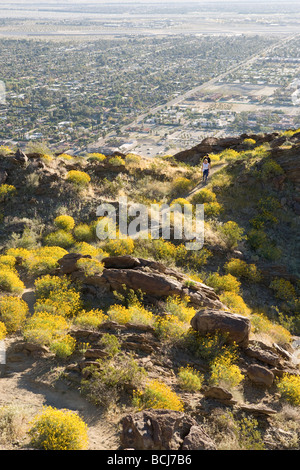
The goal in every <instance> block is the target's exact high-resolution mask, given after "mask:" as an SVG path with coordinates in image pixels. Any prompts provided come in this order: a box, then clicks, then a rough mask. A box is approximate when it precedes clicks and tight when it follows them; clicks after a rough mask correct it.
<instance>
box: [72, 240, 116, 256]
mask: <svg viewBox="0 0 300 470" xmlns="http://www.w3.org/2000/svg"><path fill="white" fill-rule="evenodd" d="M72 251H73V252H74V253H79V254H80V255H90V256H91V257H92V258H96V259H100V258H101V259H102V258H105V257H106V256H109V255H108V253H106V252H105V251H103V250H102V249H101V248H99V247H97V246H93V245H91V244H89V243H87V242H79V243H75V245H74V246H73V247H72Z"/></svg>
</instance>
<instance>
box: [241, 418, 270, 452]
mask: <svg viewBox="0 0 300 470" xmlns="http://www.w3.org/2000/svg"><path fill="white" fill-rule="evenodd" d="M234 433H235V434H236V436H237V440H238V445H239V448H240V449H241V450H265V444H264V441H263V438H262V435H261V432H260V430H259V425H258V421H257V420H256V419H255V418H253V417H246V416H244V417H242V418H241V419H239V420H237V421H236V423H235V427H234Z"/></svg>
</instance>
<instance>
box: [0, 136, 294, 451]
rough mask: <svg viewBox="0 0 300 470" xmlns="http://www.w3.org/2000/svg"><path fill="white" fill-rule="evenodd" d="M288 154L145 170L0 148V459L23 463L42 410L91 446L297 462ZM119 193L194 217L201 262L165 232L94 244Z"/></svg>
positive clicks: (290, 139) (178, 159)
mask: <svg viewBox="0 0 300 470" xmlns="http://www.w3.org/2000/svg"><path fill="white" fill-rule="evenodd" d="M299 140H300V133H299V132H297V131H287V132H285V133H282V134H281V135H279V134H271V135H259V136H257V135H251V136H249V135H242V136H240V137H237V138H232V139H214V138H209V139H205V140H204V141H203V142H201V143H200V144H199V145H198V146H196V147H194V148H192V149H190V150H186V151H185V152H181V153H180V154H177V155H174V156H173V157H171V156H166V157H160V158H156V159H148V158H145V157H143V156H138V155H131V154H128V155H122V154H114V155H110V156H104V155H101V154H88V155H82V156H77V157H73V156H71V155H66V154H62V155H55V154H53V153H51V152H50V151H48V150H47V149H43V150H41V149H38V148H37V149H36V150H35V151H32V149H31V151H30V152H29V151H26V149H25V151H21V150H19V149H9V148H4V147H2V148H0V205H1V208H0V209H1V226H0V245H1V253H0V293H1V295H0V339H1V340H2V339H3V341H4V344H5V347H6V359H7V360H6V364H3V365H2V366H1V367H2V375H1V378H0V401H1V405H2V408H1V412H0V428H1V429H4V426H5V432H3V433H2V435H3V437H1V438H0V446H1V447H2V448H7V449H10V448H22V449H24V448H29V449H31V448H33V447H34V444H33V442H32V440H30V432H29V422H30V419H31V418H32V417H33V416H36V415H37V413H38V411H40V410H41V409H42V406H43V405H45V404H46V405H50V406H52V407H55V408H58V409H69V410H77V412H78V414H79V415H80V416H81V418H82V419H83V420H84V421H85V422H86V423H87V424H88V428H89V431H88V433H89V444H88V448H90V449H118V448H120V449H127V448H130V449H132V448H133V449H142V450H144V449H148V450H159V449H160V450H164V449H172V450H200V449H207V450H212V449H214V450H222V449H231V450H247V449H264V450H277V449H299V442H300V441H299V439H300V414H299V404H300V377H299V362H300V359H299V358H298V352H299V349H298V348H299V344H300V340H299V337H300V323H299V313H300V311H299V287H300V286H299V268H300V266H299V250H298V246H299V212H300V210H299V207H300V199H299V171H300V169H299V161H300V160H299ZM208 155H209V156H210V157H211V161H212V170H211V174H210V177H209V180H208V183H207V184H206V185H203V184H202V181H201V180H202V175H201V160H202V158H203V157H204V156H208ZM120 196H127V198H128V200H129V201H132V202H138V203H143V204H148V205H150V204H151V203H154V202H155V203H172V202H174V201H176V202H180V203H185V202H188V203H192V204H197V203H199V204H200V203H201V204H202V203H203V204H204V211H205V243H204V247H203V248H202V249H201V250H199V251H189V250H187V249H186V246H185V243H184V240H176V239H174V238H172V233H173V229H174V225H173V226H172V227H171V239H170V240H164V239H161V238H160V239H151V237H149V238H148V239H136V240H132V239H130V238H127V239H123V240H120V239H117V240H100V239H98V237H97V235H96V224H97V222H98V218H97V214H96V210H97V207H98V205H99V204H101V203H102V202H110V203H111V204H113V205H114V206H115V207H116V209H118V198H119V197H120ZM173 224H176V221H173ZM16 379H18V380H16ZM18 383H19V384H20V385H19V386H20V387H22V391H20V390H19V391H18V385H17V384H18ZM12 391H13V394H15V396H17V397H21V398H20V402H17V403H16V400H15V402H14V403H13V404H14V410H13V413H12V396H13V395H12ZM29 391H30V396H29V395H27V394H28V393H29ZM62 391H63V393H62ZM66 392H67V395H65V393H66ZM67 396H68V397H69V398H66V397H67ZM22 397H23V398H22ZM74 397H77V398H76V399H75V398H74ZM22 400H24V402H28V403H30V402H31V403H34V404H35V405H34V407H33V408H30V407H28V409H27V412H26V413H25V412H24V409H23V407H22ZM91 407H92V408H91ZM91 410H92V411H91ZM9 413H10V415H11V416H12V417H11V422H13V423H15V422H18V423H19V422H22V423H23V425H22V426H21V427H19V428H18V436H16V432H15V431H14V429H16V427H14V426H13V425H12V426H11V428H10V429H8V425H7V422H8V421H7V419H6V418H7V416H8V414H9ZM99 413H100V415H99ZM4 423H6V424H4ZM99 429H101V432H100V431H99ZM103 429H109V435H110V436H111V438H110V439H108V437H107V436H105V432H103ZM97 430H98V431H99V432H98V431H97ZM97 432H98V434H97ZM96 435H97V438H96V437H95V436H96ZM16 443H17V444H16Z"/></svg>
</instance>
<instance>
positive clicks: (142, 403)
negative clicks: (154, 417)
mask: <svg viewBox="0 0 300 470" xmlns="http://www.w3.org/2000/svg"><path fill="white" fill-rule="evenodd" d="M133 405H134V406H135V407H137V408H138V409H139V410H142V409H145V408H155V409H167V410H175V411H183V410H184V406H183V403H182V401H181V400H180V398H179V397H178V396H177V395H176V393H175V392H173V391H172V390H171V388H170V387H168V386H167V385H166V384H164V383H162V382H159V381H158V380H151V381H149V382H148V383H147V384H146V386H145V388H144V390H135V391H134V393H133Z"/></svg>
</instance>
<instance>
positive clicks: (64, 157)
mask: <svg viewBox="0 0 300 470" xmlns="http://www.w3.org/2000/svg"><path fill="white" fill-rule="evenodd" d="M57 158H62V159H63V160H73V158H74V157H73V155H69V154H68V153H61V154H59V155H58V156H57Z"/></svg>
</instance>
